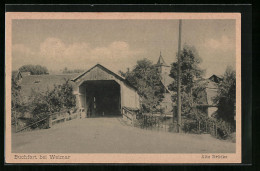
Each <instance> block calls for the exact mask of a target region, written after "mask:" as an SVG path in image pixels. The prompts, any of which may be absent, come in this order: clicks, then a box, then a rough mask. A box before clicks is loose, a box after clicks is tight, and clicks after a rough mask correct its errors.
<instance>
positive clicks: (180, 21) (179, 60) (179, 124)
mask: <svg viewBox="0 0 260 171" xmlns="http://www.w3.org/2000/svg"><path fill="white" fill-rule="evenodd" d="M181 26H182V20H179V42H178V75H177V105H178V106H177V107H178V109H177V110H178V123H177V132H178V133H180V132H181Z"/></svg>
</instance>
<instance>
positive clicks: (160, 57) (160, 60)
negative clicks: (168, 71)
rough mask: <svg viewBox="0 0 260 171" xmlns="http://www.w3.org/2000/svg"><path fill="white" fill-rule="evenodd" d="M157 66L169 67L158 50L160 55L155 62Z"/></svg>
mask: <svg viewBox="0 0 260 171" xmlns="http://www.w3.org/2000/svg"><path fill="white" fill-rule="evenodd" d="M157 66H166V67H169V65H167V64H166V63H165V61H164V59H163V57H162V52H161V51H160V56H159V59H158V62H157Z"/></svg>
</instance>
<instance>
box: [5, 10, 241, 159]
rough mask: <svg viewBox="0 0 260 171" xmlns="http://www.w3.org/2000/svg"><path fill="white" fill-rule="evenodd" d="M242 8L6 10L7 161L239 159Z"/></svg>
mask: <svg viewBox="0 0 260 171" xmlns="http://www.w3.org/2000/svg"><path fill="white" fill-rule="evenodd" d="M240 18H241V17H240V14H238V13H233V14H231V13H222V14H216V13H210V14H209V13H207V14H206V13H197V14H192V13H180V14H178V13H59V14H58V13H55V14H54V13H7V14H6V37H7V39H6V97H5V98H6V113H5V118H6V125H5V126H6V136H5V142H6V143H5V155H6V162H7V163H8V162H10V163H240V162H241V73H240V72H241V48H240V45H241V38H240V37H241V33H240V32H241V21H240Z"/></svg>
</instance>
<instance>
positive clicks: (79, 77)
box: [20, 64, 140, 117]
mask: <svg viewBox="0 0 260 171" xmlns="http://www.w3.org/2000/svg"><path fill="white" fill-rule="evenodd" d="M66 80H69V82H70V84H71V85H72V87H73V93H74V94H75V96H76V107H77V108H78V109H80V110H81V111H83V112H84V114H85V116H86V117H87V116H89V117H94V116H111V115H120V114H121V110H122V108H123V107H127V108H129V109H133V110H138V109H140V99H139V95H138V94H137V90H136V88H135V87H133V86H132V85H131V84H129V83H128V82H127V81H126V80H125V79H124V78H123V77H121V76H119V75H117V74H115V73H114V72H112V71H111V70H109V69H107V68H106V67H104V66H102V65H100V64H97V65H95V66H94V67H92V68H90V69H89V70H87V71H85V72H83V73H81V74H62V75H26V76H22V77H21V80H20V86H21V96H22V98H23V100H24V102H28V100H29V98H30V96H31V93H32V92H33V91H35V92H39V93H44V92H46V91H48V90H51V89H53V88H54V86H55V85H61V84H63V83H65V81H66Z"/></svg>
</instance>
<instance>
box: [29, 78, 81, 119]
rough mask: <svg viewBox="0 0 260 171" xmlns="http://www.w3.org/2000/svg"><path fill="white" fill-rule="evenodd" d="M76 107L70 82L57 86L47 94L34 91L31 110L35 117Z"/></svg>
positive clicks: (31, 98)
mask: <svg viewBox="0 0 260 171" xmlns="http://www.w3.org/2000/svg"><path fill="white" fill-rule="evenodd" d="M75 106H76V98H75V96H74V95H73V93H72V86H71V85H70V84H69V80H66V81H65V83H64V84H62V85H58V86H57V85H55V87H54V89H52V90H51V91H47V92H45V93H39V92H35V91H32V94H31V97H30V108H31V112H32V114H34V115H38V114H44V113H49V112H52V113H53V112H59V111H61V110H62V109H70V108H73V107H75Z"/></svg>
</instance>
